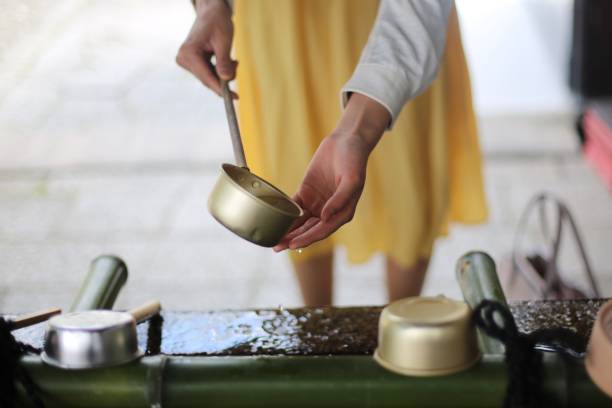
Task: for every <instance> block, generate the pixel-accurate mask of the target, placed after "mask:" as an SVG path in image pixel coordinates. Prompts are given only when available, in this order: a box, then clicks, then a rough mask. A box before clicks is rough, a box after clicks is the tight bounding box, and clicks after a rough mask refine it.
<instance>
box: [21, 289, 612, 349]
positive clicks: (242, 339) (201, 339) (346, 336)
mask: <svg viewBox="0 0 612 408" xmlns="http://www.w3.org/2000/svg"><path fill="white" fill-rule="evenodd" d="M604 302H605V300H573V301H530V302H517V303H513V304H511V306H510V307H511V310H512V313H513V314H514V316H515V318H516V321H517V324H518V326H519V329H520V330H521V331H523V332H531V331H533V330H536V329H539V328H552V327H565V328H569V329H572V330H574V331H575V332H577V333H579V334H580V335H582V336H583V337H585V338H588V336H589V334H590V331H591V327H592V325H593V321H594V319H595V317H596V315H597V311H598V310H599V307H600V306H601V305H602V304H603V303H604ZM381 310H382V308H381V307H343V308H315V309H308V308H300V309H266V310H243V311H214V312H172V311H164V312H162V314H161V317H157V318H154V319H153V320H151V321H150V322H145V323H142V324H140V325H139V326H138V334H139V342H140V346H141V348H142V349H144V350H146V353H147V354H148V355H156V354H165V355H208V356H251V355H295V356H309V355H318V356H320V355H368V354H372V353H373V352H374V349H375V348H376V342H377V339H376V337H377V325H378V316H379V314H380V311H381ZM44 329H45V324H44V323H42V324H38V325H36V326H32V327H29V328H25V329H21V330H17V331H15V332H14V335H15V336H16V337H17V339H18V340H20V341H23V342H25V343H28V344H30V345H31V346H33V347H35V348H37V349H38V350H40V349H41V348H42V345H43V334H44Z"/></svg>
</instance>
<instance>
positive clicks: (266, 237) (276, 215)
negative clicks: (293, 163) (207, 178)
mask: <svg viewBox="0 0 612 408" xmlns="http://www.w3.org/2000/svg"><path fill="white" fill-rule="evenodd" d="M221 85H222V89H223V102H224V104H225V113H226V114H227V121H228V124H229V129H230V135H231V137H232V147H233V150H234V157H235V160H236V164H237V165H233V164H227V163H226V164H223V165H222V166H221V175H220V176H219V179H218V180H217V183H216V184H215V186H214V188H213V190H212V192H211V194H210V196H209V198H208V211H209V212H210V213H211V215H212V216H213V217H214V218H215V219H216V220H217V221H219V223H221V224H222V225H223V226H224V227H226V228H227V229H229V230H230V231H232V232H233V233H235V234H236V235H238V236H239V237H242V238H244V239H246V240H248V241H250V242H252V243H254V244H257V245H261V246H265V247H272V246H274V245H276V244H278V243H279V242H280V240H281V239H282V238H283V237H284V236H285V234H286V233H287V231H289V228H291V225H292V224H293V222H294V221H295V220H297V219H298V218H299V217H301V216H302V215H303V214H304V212H303V211H302V209H301V208H300V206H299V205H298V204H297V203H296V202H295V201H293V200H292V199H291V198H289V197H288V196H287V195H286V194H285V193H283V192H282V191H281V190H279V189H278V188H276V187H274V186H273V185H272V184H270V183H269V182H267V181H265V180H264V179H262V178H261V177H258V176H256V175H255V174H253V173H251V171H250V170H249V168H248V167H247V164H246V158H245V155H244V148H243V146H242V139H241V137H240V129H239V128H238V121H237V119H236V112H235V110H234V103H233V101H232V96H231V93H230V90H229V86H228V84H227V82H225V81H222V83H221Z"/></svg>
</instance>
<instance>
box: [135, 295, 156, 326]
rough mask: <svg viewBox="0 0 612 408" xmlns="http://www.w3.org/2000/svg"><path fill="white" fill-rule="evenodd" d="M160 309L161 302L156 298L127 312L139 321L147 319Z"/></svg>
mask: <svg viewBox="0 0 612 408" xmlns="http://www.w3.org/2000/svg"><path fill="white" fill-rule="evenodd" d="M160 310H161V304H160V303H159V301H158V300H151V301H150V302H147V303H145V304H143V305H141V306H138V307H137V308H135V309H132V310H130V311H129V312H128V313H129V314H131V315H132V317H134V320H136V321H137V322H141V321H143V320H146V319H148V318H149V317H151V316H153V315H156V314H158V313H159V311H160Z"/></svg>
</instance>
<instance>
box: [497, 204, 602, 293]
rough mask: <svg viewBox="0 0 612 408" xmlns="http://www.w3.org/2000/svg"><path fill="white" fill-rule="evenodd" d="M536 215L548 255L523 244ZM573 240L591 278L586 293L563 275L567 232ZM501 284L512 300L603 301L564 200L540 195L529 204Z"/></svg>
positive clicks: (519, 226)
mask: <svg viewBox="0 0 612 408" xmlns="http://www.w3.org/2000/svg"><path fill="white" fill-rule="evenodd" d="M551 207H552V209H553V211H554V214H553V221H554V230H551V228H550V225H549V217H548V209H549V208H551ZM532 215H536V216H537V219H538V221H539V225H540V231H541V233H542V236H543V240H544V248H545V251H544V253H538V252H531V253H528V252H527V251H523V250H522V249H521V244H522V241H523V238H524V236H525V235H526V228H527V226H528V222H529V221H530V219H531V218H532ZM566 230H567V231H568V234H570V235H571V236H573V238H574V242H575V244H576V246H577V248H578V253H579V255H580V259H581V261H582V264H583V268H584V272H585V274H586V278H587V287H586V290H581V289H579V288H577V287H576V286H574V285H572V284H570V283H568V282H567V281H566V280H564V279H563V278H562V276H561V274H560V273H559V249H560V247H561V240H562V237H563V234H564V231H566ZM500 281H501V284H502V288H503V289H504V292H505V294H506V298H508V299H509V300H550V299H582V298H592V297H599V296H600V294H599V289H598V286H597V282H596V281H595V278H594V276H593V272H592V269H591V264H590V262H589V259H588V257H587V254H586V249H585V246H584V243H583V240H582V238H581V235H580V232H579V231H578V227H577V226H576V222H575V220H574V217H573V216H572V214H571V212H570V211H569V209H568V207H567V206H566V205H565V203H563V202H562V201H561V200H560V199H558V198H556V197H554V196H552V195H550V194H548V193H540V194H538V195H536V196H535V197H534V198H532V199H531V201H530V202H529V203H528V204H527V206H526V208H525V210H524V211H523V214H522V215H521V217H520V218H519V223H518V226H517V229H516V232H515V236H514V243H513V248H512V254H511V257H510V259H509V261H508V260H507V261H506V264H505V265H503V266H502V267H501V268H500Z"/></svg>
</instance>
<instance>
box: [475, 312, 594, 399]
mask: <svg viewBox="0 0 612 408" xmlns="http://www.w3.org/2000/svg"><path fill="white" fill-rule="evenodd" d="M495 316H498V317H497V319H496V317H495ZM474 320H475V323H476V325H477V326H478V327H480V328H481V329H482V330H483V331H484V332H485V333H486V334H487V335H488V336H490V337H493V338H495V339H497V340H499V341H501V342H502V343H504V346H505V347H506V355H505V361H506V365H507V366H508V388H507V389H506V396H505V398H504V408H518V407H521V408H532V407H533V408H536V407H540V406H542V403H543V395H542V387H541V385H542V376H543V372H542V353H541V352H539V351H537V350H535V349H534V346H535V345H536V344H546V345H547V346H548V347H549V348H551V349H554V350H556V351H559V352H562V353H565V354H568V355H571V356H576V355H580V354H582V353H583V352H584V349H585V348H586V342H585V340H584V338H582V336H580V335H578V334H577V333H575V332H573V331H571V330H568V329H563V328H555V329H540V330H536V331H534V332H532V333H530V334H523V333H520V332H519V331H518V328H517V326H516V322H515V321H514V317H513V316H512V313H510V311H509V310H508V309H507V308H506V307H505V306H503V305H502V304H501V303H499V302H496V301H492V300H483V301H482V302H480V304H479V305H478V306H477V307H476V308H475V309H474Z"/></svg>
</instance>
